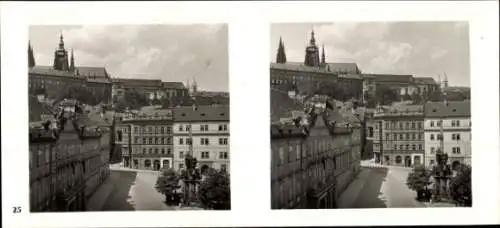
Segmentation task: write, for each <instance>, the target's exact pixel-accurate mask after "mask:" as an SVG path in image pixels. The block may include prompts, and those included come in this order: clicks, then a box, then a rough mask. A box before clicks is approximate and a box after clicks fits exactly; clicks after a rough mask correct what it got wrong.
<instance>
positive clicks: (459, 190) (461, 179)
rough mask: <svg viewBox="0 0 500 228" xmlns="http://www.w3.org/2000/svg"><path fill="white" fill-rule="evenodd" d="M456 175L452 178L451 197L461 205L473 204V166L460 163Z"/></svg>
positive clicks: (468, 205)
mask: <svg viewBox="0 0 500 228" xmlns="http://www.w3.org/2000/svg"><path fill="white" fill-rule="evenodd" d="M456 171H457V173H456V176H454V177H452V178H451V179H450V195H451V198H452V199H453V200H454V201H455V202H456V203H457V204H458V205H460V206H466V207H470V206H472V188H471V171H472V169H471V167H470V166H468V165H459V166H458V167H457V169H456Z"/></svg>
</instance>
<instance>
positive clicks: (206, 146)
mask: <svg viewBox="0 0 500 228" xmlns="http://www.w3.org/2000/svg"><path fill="white" fill-rule="evenodd" d="M173 133H174V136H173V138H174V139H173V147H174V166H173V167H174V169H175V170H182V169H185V168H186V166H185V161H184V159H185V156H186V155H187V154H191V155H192V156H193V157H194V158H196V159H197V161H198V164H197V165H198V166H199V168H201V169H204V168H214V169H218V170H228V171H229V168H230V167H229V159H230V157H229V156H230V153H229V148H230V146H229V145H230V144H229V143H230V142H229V135H230V128H229V106H195V105H194V106H192V107H177V108H175V109H174V124H173Z"/></svg>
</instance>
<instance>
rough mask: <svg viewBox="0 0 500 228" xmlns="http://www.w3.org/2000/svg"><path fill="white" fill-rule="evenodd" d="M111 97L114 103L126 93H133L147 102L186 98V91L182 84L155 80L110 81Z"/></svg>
mask: <svg viewBox="0 0 500 228" xmlns="http://www.w3.org/2000/svg"><path fill="white" fill-rule="evenodd" d="M112 84H113V85H112V97H113V100H114V101H115V102H116V101H118V100H120V99H123V98H124V97H125V93H126V92H128V91H135V92H137V93H139V94H141V95H143V96H144V97H145V98H147V99H148V100H150V101H151V100H154V99H162V98H170V97H176V96H181V97H182V96H188V90H187V88H186V87H184V84H183V83H182V82H162V81H161V80H155V79H126V78H113V79H112Z"/></svg>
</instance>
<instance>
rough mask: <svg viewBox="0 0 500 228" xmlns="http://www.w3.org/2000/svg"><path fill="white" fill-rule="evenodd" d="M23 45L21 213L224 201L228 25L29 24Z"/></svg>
mask: <svg viewBox="0 0 500 228" xmlns="http://www.w3.org/2000/svg"><path fill="white" fill-rule="evenodd" d="M27 45H28V77H29V80H28V82H29V85H28V93H29V94H28V97H29V176H30V178H29V180H30V182H29V189H30V196H29V197H30V211H31V212H66V211H152V210H229V209H230V205H231V202H230V184H229V180H230V176H229V175H230V174H229V171H230V166H229V164H230V162H229V160H230V153H229V152H230V151H229V137H230V127H229V125H230V124H229V123H230V122H229V114H230V113H229V75H228V29H227V25H225V24H187V25H161V24H154V25H81V26H31V27H30V28H29V44H27ZM26 152H28V151H26Z"/></svg>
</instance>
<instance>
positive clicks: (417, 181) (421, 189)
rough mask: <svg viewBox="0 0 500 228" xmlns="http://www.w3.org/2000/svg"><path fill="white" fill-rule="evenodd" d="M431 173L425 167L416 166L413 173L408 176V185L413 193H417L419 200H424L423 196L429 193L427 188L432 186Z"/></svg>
mask: <svg viewBox="0 0 500 228" xmlns="http://www.w3.org/2000/svg"><path fill="white" fill-rule="evenodd" d="M430 177H431V172H430V171H429V170H427V169H426V168H425V167H424V166H423V165H419V166H415V167H414V168H413V171H412V172H411V173H410V174H408V177H407V179H406V185H407V186H408V188H410V189H411V190H413V191H416V192H417V198H418V199H419V200H420V199H422V198H423V194H424V193H425V192H426V191H427V187H428V186H429V185H430V184H431V181H430Z"/></svg>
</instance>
